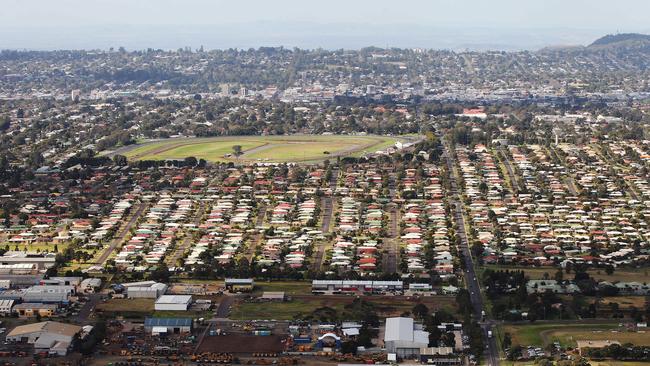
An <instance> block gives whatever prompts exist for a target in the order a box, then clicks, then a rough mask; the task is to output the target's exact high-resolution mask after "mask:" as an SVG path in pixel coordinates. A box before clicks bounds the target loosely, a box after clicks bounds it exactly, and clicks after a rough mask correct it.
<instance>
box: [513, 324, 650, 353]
mask: <svg viewBox="0 0 650 366" xmlns="http://www.w3.org/2000/svg"><path fill="white" fill-rule="evenodd" d="M500 331H501V334H502V335H503V334H505V333H510V335H511V336H512V344H518V345H521V346H530V345H533V346H539V347H545V346H547V345H548V344H551V343H553V342H560V344H561V345H562V346H564V347H575V346H576V341H577V340H616V341H619V342H621V343H627V342H630V343H634V344H638V345H649V344H650V337H647V336H646V334H645V333H637V332H627V331H626V330H625V329H624V328H621V327H619V326H618V324H617V323H603V324H580V323H575V324H564V323H562V324H551V323H545V324H526V325H503V326H501V329H500Z"/></svg>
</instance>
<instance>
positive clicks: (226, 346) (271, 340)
mask: <svg viewBox="0 0 650 366" xmlns="http://www.w3.org/2000/svg"><path fill="white" fill-rule="evenodd" d="M283 349H284V345H283V344H282V337H281V336H278V335H270V336H253V335H238V334H229V335H227V336H207V337H205V338H204V339H203V342H202V343H201V345H200V346H199V349H198V351H199V353H201V352H217V353H233V354H251V353H279V352H282V351H283Z"/></svg>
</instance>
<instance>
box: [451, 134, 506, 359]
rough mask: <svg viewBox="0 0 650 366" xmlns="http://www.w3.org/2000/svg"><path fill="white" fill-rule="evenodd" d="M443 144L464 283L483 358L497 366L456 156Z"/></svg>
mask: <svg viewBox="0 0 650 366" xmlns="http://www.w3.org/2000/svg"><path fill="white" fill-rule="evenodd" d="M444 146H445V152H444V157H446V158H447V169H448V171H449V177H450V180H449V181H450V183H451V192H449V193H450V194H449V200H450V202H449V203H450V204H451V209H452V213H453V215H454V220H455V221H456V226H457V227H458V232H457V235H458V237H459V239H460V247H459V249H460V251H461V252H462V253H463V258H464V261H465V285H466V286H467V291H469V296H470V300H471V302H472V308H473V310H474V318H475V319H477V320H478V321H480V324H481V329H482V330H483V339H484V340H485V342H486V345H487V348H486V349H485V359H486V362H487V365H488V366H497V365H499V349H498V346H497V342H496V339H495V337H494V336H490V335H492V334H493V333H494V332H493V330H492V324H493V321H492V320H490V319H488V318H487V317H484V316H483V314H484V312H485V313H487V311H485V310H486V308H485V306H484V304H483V298H482V296H481V286H480V284H479V282H478V278H477V277H476V271H475V269H474V260H473V259H472V253H471V251H470V249H469V243H468V240H467V231H466V228H465V218H464V216H463V206H462V205H461V200H460V195H459V193H458V182H459V181H460V176H459V174H458V172H457V170H456V169H455V166H456V161H455V159H456V158H455V156H454V153H453V151H452V150H451V147H450V146H449V145H447V144H445V145H444ZM483 318H485V319H483Z"/></svg>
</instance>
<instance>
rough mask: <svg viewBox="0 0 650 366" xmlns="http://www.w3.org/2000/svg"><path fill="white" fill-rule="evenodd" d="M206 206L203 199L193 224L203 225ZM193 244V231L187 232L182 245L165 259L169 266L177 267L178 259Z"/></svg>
mask: <svg viewBox="0 0 650 366" xmlns="http://www.w3.org/2000/svg"><path fill="white" fill-rule="evenodd" d="M205 208H206V204H205V202H203V201H201V202H200V203H199V208H198V209H197V210H196V212H195V213H194V215H195V216H194V222H193V224H194V225H196V226H197V227H198V226H199V225H201V221H202V220H203V214H204V213H205ZM191 244H192V233H190V232H186V233H185V237H184V238H183V241H182V242H181V245H179V246H177V247H176V250H175V251H174V253H173V254H172V255H170V256H168V257H167V259H166V260H165V263H166V264H167V266H169V267H175V266H176V263H177V262H178V260H179V259H181V257H182V256H183V254H185V252H186V251H187V249H188V248H189V247H190V245H191Z"/></svg>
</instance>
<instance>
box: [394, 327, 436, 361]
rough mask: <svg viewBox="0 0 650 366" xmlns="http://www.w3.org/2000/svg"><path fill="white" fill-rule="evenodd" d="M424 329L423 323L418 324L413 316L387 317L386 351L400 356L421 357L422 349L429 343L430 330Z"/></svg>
mask: <svg viewBox="0 0 650 366" xmlns="http://www.w3.org/2000/svg"><path fill="white" fill-rule="evenodd" d="M422 329H423V328H422V325H421V324H416V323H415V322H414V321H413V319H412V318H388V319H386V333H385V334H384V345H385V347H386V352H388V353H389V354H390V353H394V354H396V355H397V357H399V358H415V357H420V349H421V348H426V347H427V346H428V345H429V332H425V331H424V330H422Z"/></svg>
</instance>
